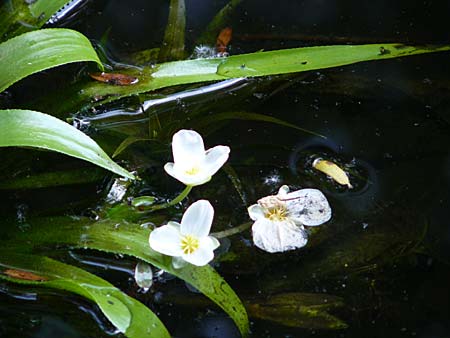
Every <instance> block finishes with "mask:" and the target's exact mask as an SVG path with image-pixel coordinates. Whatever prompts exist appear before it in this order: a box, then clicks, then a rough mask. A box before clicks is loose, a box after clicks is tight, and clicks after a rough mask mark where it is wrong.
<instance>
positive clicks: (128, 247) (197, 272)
mask: <svg viewBox="0 0 450 338" xmlns="http://www.w3.org/2000/svg"><path fill="white" fill-rule="evenodd" d="M29 223H30V224H31V229H30V230H29V231H26V232H24V233H17V236H18V237H17V238H16V239H15V240H14V244H16V245H21V247H20V250H26V249H27V247H26V246H25V247H22V245H23V243H33V245H36V246H39V245H43V244H46V245H48V244H50V245H51V244H57V243H58V244H67V245H70V246H73V247H78V248H85V249H86V248H89V249H95V250H100V251H105V252H111V253H119V254H124V255H129V256H134V257H137V258H139V259H141V260H143V261H145V262H148V263H150V264H152V265H154V266H156V267H158V268H160V269H163V270H165V271H167V272H169V273H171V274H173V275H174V276H177V277H178V278H180V279H182V280H184V281H186V282H187V283H189V284H191V285H192V286H194V287H195V288H196V289H197V290H199V291H200V292H202V293H203V294H204V295H205V296H207V297H208V298H210V299H211V300H212V301H213V302H215V303H216V304H217V305H218V306H220V307H221V308H222V309H223V310H224V311H225V312H226V313H228V315H229V316H230V317H231V318H232V319H233V320H234V322H235V323H236V325H237V327H238V328H239V330H240V332H241V333H242V335H243V336H247V334H248V331H249V323H248V317H247V312H246V310H245V308H244V305H243V304H242V302H241V301H240V299H239V298H238V296H237V295H236V294H235V293H234V291H233V289H231V287H230V286H229V285H228V284H227V283H226V282H225V280H224V279H223V278H222V277H221V276H220V275H219V274H218V273H217V272H216V271H215V270H214V269H213V268H212V267H211V266H209V265H206V266H203V267H196V266H193V265H190V264H188V265H187V266H185V267H183V268H181V269H174V268H173V267H172V260H171V258H170V257H168V256H164V255H162V254H160V253H158V252H155V251H153V250H152V249H151V248H150V246H149V244H148V237H149V234H150V230H148V229H144V228H141V227H140V226H139V225H138V224H133V223H128V222H122V223H120V226H117V224H118V223H117V221H102V222H96V223H92V222H91V221H89V220H88V219H78V220H74V219H69V218H62V217H61V218H46V219H36V220H34V221H32V220H29ZM28 249H31V248H28Z"/></svg>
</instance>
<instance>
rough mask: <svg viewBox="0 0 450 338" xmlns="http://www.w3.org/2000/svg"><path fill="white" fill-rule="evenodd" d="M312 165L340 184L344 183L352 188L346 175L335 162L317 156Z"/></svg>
mask: <svg viewBox="0 0 450 338" xmlns="http://www.w3.org/2000/svg"><path fill="white" fill-rule="evenodd" d="M312 166H313V168H314V169H316V170H319V171H321V172H323V173H324V174H326V175H328V176H329V177H331V178H332V179H333V180H334V181H335V182H337V183H339V184H341V185H346V186H347V187H348V188H349V189H352V188H353V186H352V185H351V184H350V179H349V178H348V175H347V174H346V173H345V171H344V170H342V169H341V168H340V167H339V166H338V165H337V164H336V163H334V162H331V161H328V160H324V159H322V158H317V159H315V160H314V162H313V164H312Z"/></svg>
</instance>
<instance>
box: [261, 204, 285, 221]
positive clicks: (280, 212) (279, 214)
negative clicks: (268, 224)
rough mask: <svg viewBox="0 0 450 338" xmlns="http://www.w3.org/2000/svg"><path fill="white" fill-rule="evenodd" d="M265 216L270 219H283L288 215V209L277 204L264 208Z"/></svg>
mask: <svg viewBox="0 0 450 338" xmlns="http://www.w3.org/2000/svg"><path fill="white" fill-rule="evenodd" d="M265 216H266V218H268V219H270V220H271V221H284V220H285V219H286V218H287V216H288V211H287V209H286V208H285V206H284V205H277V206H275V207H272V208H268V209H266V215H265Z"/></svg>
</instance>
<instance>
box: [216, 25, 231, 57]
mask: <svg viewBox="0 0 450 338" xmlns="http://www.w3.org/2000/svg"><path fill="white" fill-rule="evenodd" d="M232 35H233V30H232V29H231V27H225V28H224V29H222V30H221V31H220V33H219V35H218V36H217V40H216V51H217V53H218V54H225V53H226V52H227V47H228V44H229V43H230V41H231V37H232Z"/></svg>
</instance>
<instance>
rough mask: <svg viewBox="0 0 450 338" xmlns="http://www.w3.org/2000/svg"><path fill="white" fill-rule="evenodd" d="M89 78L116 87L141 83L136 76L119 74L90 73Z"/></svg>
mask: <svg viewBox="0 0 450 338" xmlns="http://www.w3.org/2000/svg"><path fill="white" fill-rule="evenodd" d="M89 76H90V77H91V78H93V79H94V80H97V81H100V82H104V83H108V84H111V85H116V86H130V85H134V84H136V83H138V82H139V79H138V78H137V77H135V76H131V75H126V74H119V73H105V72H101V73H89Z"/></svg>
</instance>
